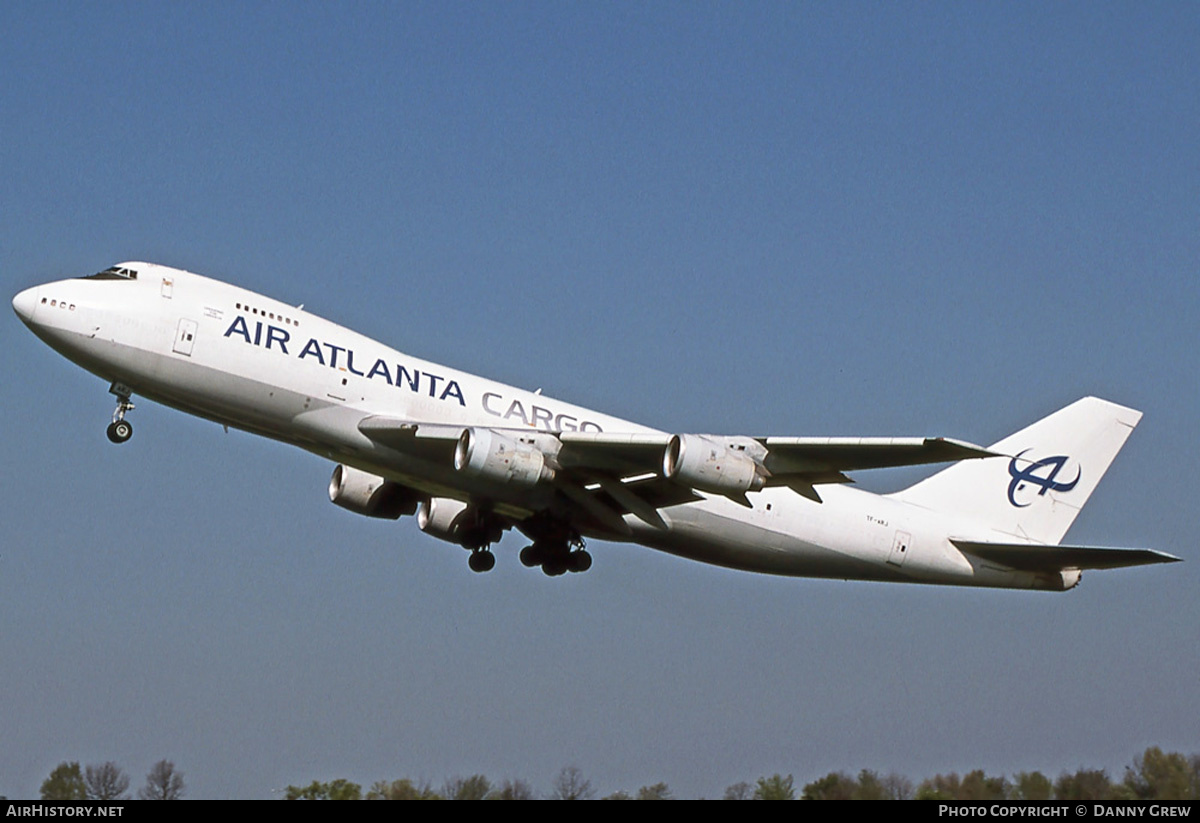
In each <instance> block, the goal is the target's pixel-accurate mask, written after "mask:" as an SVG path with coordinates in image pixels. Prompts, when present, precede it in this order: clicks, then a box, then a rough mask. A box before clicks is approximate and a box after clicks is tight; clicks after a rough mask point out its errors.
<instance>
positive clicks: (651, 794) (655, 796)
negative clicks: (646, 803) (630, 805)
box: [637, 783, 675, 800]
mask: <svg viewBox="0 0 1200 823" xmlns="http://www.w3.org/2000/svg"><path fill="white" fill-rule="evenodd" d="M637 799H638V800H674V799H675V796H674V795H672V794H671V790H670V789H668V788H667V784H666V783H655V784H654V785H653V786H642V787H641V788H640V789H638V792H637Z"/></svg>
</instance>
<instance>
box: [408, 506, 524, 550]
mask: <svg viewBox="0 0 1200 823" xmlns="http://www.w3.org/2000/svg"><path fill="white" fill-rule="evenodd" d="M417 525H418V526H420V527H421V531H423V532H425V533H426V534H428V535H430V536H431V537H436V538H438V539H439V540H447V541H449V542H451V543H455V544H457V545H459V546H462V547H463V548H467V549H482V548H484V547H485V546H488V545H491V544H492V543H495V542H497V541H498V540H499V539H500V538H501V537H503V536H504V530H505V528H507V524H506V522H505V521H504V520H503V519H502V518H500V517H498V516H497V515H495V514H493V513H490V512H481V511H480V510H479V509H477V508H475V507H474V506H472V505H470V504H468V503H464V502H462V501H461V500H455V499H453V498H450V497H431V498H429V499H428V500H422V501H421V504H420V506H419V507H418V508H417Z"/></svg>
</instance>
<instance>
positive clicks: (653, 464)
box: [358, 415, 993, 519]
mask: <svg viewBox="0 0 1200 823" xmlns="http://www.w3.org/2000/svg"><path fill="white" fill-rule="evenodd" d="M358 428H359V431H361V432H362V433H363V434H365V435H366V436H367V437H369V438H370V439H372V440H374V441H376V442H378V443H381V444H383V445H386V446H389V447H391V448H395V449H397V450H399V451H402V452H405V453H406V454H412V455H414V456H420V457H425V458H427V459H434V460H444V461H449V460H451V459H453V455H454V449H455V447H456V445H457V444H458V441H459V439H460V438H461V436H462V433H463V431H464V428H466V427H463V426H451V425H446V424H443V423H417V422H414V421H410V420H404V419H402V418H394V417H387V416H381V415H377V416H372V417H368V418H366V419H365V420H363V421H362V422H361V423H360V424H359V426H358ZM484 428H487V427H484ZM489 430H490V431H492V432H494V433H496V434H498V435H501V436H503V437H506V438H509V439H510V440H513V441H517V440H523V441H526V442H529V441H530V440H531V439H532V441H533V442H534V443H535V444H536V446H537V448H539V449H541V450H542V451H543V452H547V457H548V458H550V460H551V461H552V462H553V464H554V465H555V466H556V469H557V470H559V471H562V472H565V473H566V475H567V476H568V477H571V478H574V479H575V480H577V481H578V482H579V483H581V484H584V485H587V484H591V485H596V484H599V486H600V487H601V488H603V490H604V492H605V493H606V494H607V496H608V497H609V498H611V499H613V500H617V499H618V498H622V497H624V498H626V499H625V502H623V503H621V504H620V506H619V508H620V509H622V510H623V511H633V512H634V513H636V514H639V516H642V514H641V513H640V512H638V511H637V504H636V503H635V502H634V501H632V500H630V499H628V495H625V494H623V493H622V490H621V489H617V488H614V487H613V485H612V482H614V481H615V482H617V483H622V484H625V483H627V481H629V480H631V479H633V478H639V479H644V478H646V477H648V476H651V475H658V476H659V477H660V478H663V479H666V478H665V477H664V475H669V476H670V480H671V481H672V482H673V483H674V484H675V485H676V486H680V487H683V488H684V489H686V490H687V492H688V494H683V495H682V496H681V495H674V496H672V495H664V494H663V489H662V485H661V484H655V486H654V488H655V490H656V492H655V493H654V494H653V495H649V494H647V495H644V496H641V498H642V499H643V500H645V501H646V502H645V503H644V505H646V506H650V507H651V508H657V507H659V506H660V505H661V504H659V503H658V502H657V501H658V500H676V499H677V498H678V499H679V502H682V501H685V500H687V499H699V498H697V497H696V496H695V495H694V492H695V491H697V490H698V491H708V492H712V493H716V494H723V495H726V496H728V497H730V498H731V499H733V500H735V501H737V502H740V503H742V504H743V505H749V503H748V501H747V500H746V498H745V492H746V491H747V490H753V489H757V488H762V487H763V486H788V487H790V488H792V489H793V490H794V491H796V492H797V493H798V494H801V495H804V496H805V497H808V498H809V499H812V500H814V501H816V502H820V500H821V498H820V496H819V495H818V494H817V493H816V490H815V488H814V486H816V485H819V484H823V483H849V482H852V481H851V480H850V478H848V477H847V476H846V475H845V472H848V471H858V470H863V469H877V468H891V467H895V466H914V465H923V464H927V463H944V462H951V461H955V460H964V459H969V458H979V457H991V456H993V452H990V451H988V450H986V449H983V448H981V447H979V446H975V445H972V444H970V443H964V442H962V441H959V440H950V439H947V438H941V437H911V438H897V437H729V436H725V435H670V434H665V433H661V432H633V433H629V432H626V433H622V432H590V431H589V432H580V431H563V432H554V433H551V432H539V431H534V430H530V429H510V428H491V429H489ZM672 451H673V452H674V463H676V464H678V466H679V467H682V469H681V470H680V471H672V470H671V469H670V468H669V467H668V464H671V463H672V460H671V459H670V458H667V459H664V457H665V456H666V455H668V453H669V452H672ZM685 452H687V453H689V454H690V455H692V456H691V457H688V458H687V459H686V460H685V459H683V454H684V453H685ZM689 460H690V461H691V462H690V463H689V462H688V461H689ZM702 464H703V465H702ZM739 478H740V479H739ZM565 479H566V478H564V480H565ZM645 485H646V484H643V486H645ZM645 490H646V491H649V487H647V488H646V489H645ZM689 494H690V496H689ZM651 497H653V498H655V502H653V503H651V502H650V500H649V498H651ZM618 502H619V501H618ZM642 519H648V518H647V517H643V518H642Z"/></svg>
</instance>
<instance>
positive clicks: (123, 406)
mask: <svg viewBox="0 0 1200 823" xmlns="http://www.w3.org/2000/svg"><path fill="white" fill-rule="evenodd" d="M108 390H109V392H111V393H112V394H115V395H116V396H117V408H116V411H114V412H113V416H112V422H111V423H109V424H108V430H107V431H106V432H105V434H107V435H108V439H109V440H111V441H112V442H114V443H124V442H125V441H126V440H128V439H129V438H131V437H133V424H132V423H130V422H129V421H128V420H126V419H125V412H127V411H133V403H130V402H129V397H130V395H131V394H132V393H133V392H132V391H131V390H130V389H129V387H128V386H125V385H122V384H121V383H113V384H112V386H110V387H109V389H108Z"/></svg>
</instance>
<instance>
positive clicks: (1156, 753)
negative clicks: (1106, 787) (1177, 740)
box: [1124, 746, 1200, 800]
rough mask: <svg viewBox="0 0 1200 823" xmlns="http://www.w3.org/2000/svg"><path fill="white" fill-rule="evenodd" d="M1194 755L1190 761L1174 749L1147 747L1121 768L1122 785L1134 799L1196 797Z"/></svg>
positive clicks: (1199, 794)
mask: <svg viewBox="0 0 1200 823" xmlns="http://www.w3.org/2000/svg"><path fill="white" fill-rule="evenodd" d="M1195 763H1196V758H1194V757H1193V758H1192V760H1191V761H1189V760H1188V758H1186V757H1184V756H1183V755H1182V754H1179V753H1177V752H1170V753H1169V754H1164V753H1163V751H1162V749H1160V748H1159V747H1158V746H1151V747H1150V748H1148V749H1146V751H1145V752H1143V753H1142V754H1141V755H1140V756H1139V757H1135V758H1134V760H1133V765H1132V766H1130V767H1128V768H1126V769H1125V782H1124V787H1125V788H1126V789H1128V791H1129V793H1130V794H1131V795H1132V796H1133V797H1134V798H1136V799H1138V800H1196V799H1200V785H1198V783H1197V777H1198V776H1200V775H1197V771H1196V769H1195Z"/></svg>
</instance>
